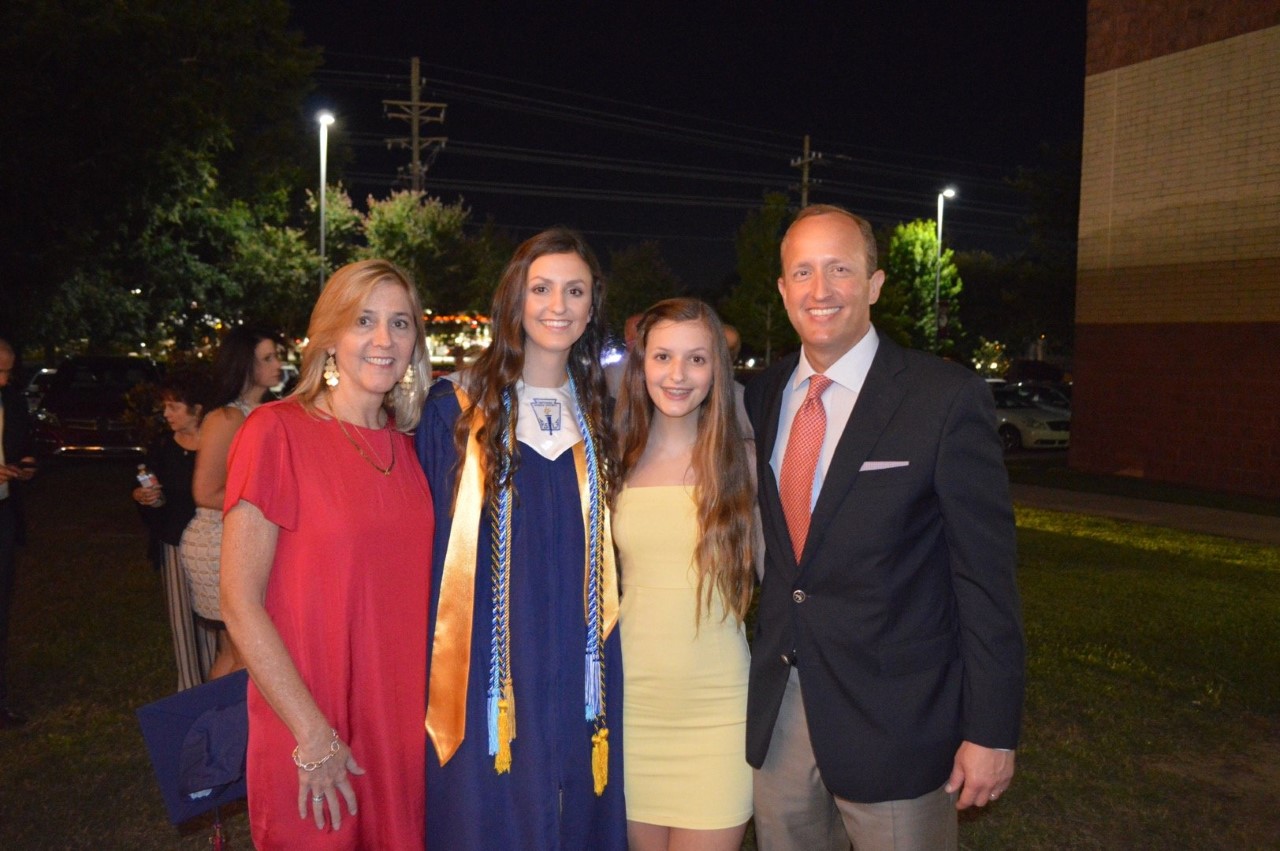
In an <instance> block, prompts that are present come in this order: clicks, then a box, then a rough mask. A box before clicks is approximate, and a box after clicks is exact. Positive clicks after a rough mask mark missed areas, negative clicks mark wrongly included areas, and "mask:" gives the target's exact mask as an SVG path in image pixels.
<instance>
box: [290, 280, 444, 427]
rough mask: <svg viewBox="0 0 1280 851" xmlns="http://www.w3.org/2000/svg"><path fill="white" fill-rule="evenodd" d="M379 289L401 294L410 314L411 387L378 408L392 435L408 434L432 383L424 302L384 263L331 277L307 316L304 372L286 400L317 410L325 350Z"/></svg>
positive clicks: (401, 389) (394, 390) (399, 386)
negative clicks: (390, 286) (391, 287)
mask: <svg viewBox="0 0 1280 851" xmlns="http://www.w3.org/2000/svg"><path fill="white" fill-rule="evenodd" d="M383 283H388V284H395V285H397V286H399V287H400V288H401V289H403V290H404V291H405V295H407V296H408V297H409V309H410V311H411V312H412V313H413V324H414V331H415V339H414V344H413V356H412V357H411V358H410V361H409V362H410V364H411V365H412V367H413V381H411V382H410V383H409V385H408V386H406V385H405V384H404V383H403V382H400V381H397V382H396V386H395V387H393V388H392V389H391V390H390V391H388V392H387V394H386V396H384V397H383V400H382V407H383V408H384V409H385V410H386V411H387V413H388V414H390V415H391V416H392V417H393V418H394V420H395V427H396V429H397V430H399V431H404V432H410V431H413V429H414V427H415V426H417V424H418V418H419V417H420V416H421V415H422V402H423V399H425V398H426V392H427V388H428V386H430V383H431V360H430V358H428V356H427V336H426V327H425V326H424V325H423V322H422V301H421V300H420V299H419V298H418V290H417V288H416V287H414V285H413V281H411V280H410V278H409V275H408V273H406V272H405V271H404V270H403V269H401V268H400V267H399V266H397V265H395V264H394V263H392V262H390V261H388V260H361V261H360V262H358V263H349V264H347V265H346V266H343V267H342V268H341V269H339V270H338V271H336V272H334V273H333V275H332V276H331V277H330V278H329V281H328V283H326V284H325V285H324V289H323V290H322V291H321V293H320V298H319V299H318V300H317V301H316V306H315V308H314V309H313V310H312V311H311V322H310V324H308V325H307V337H308V342H307V347H306V349H305V350H304V351H303V353H302V367H301V369H299V371H298V386H297V387H296V388H295V389H294V391H293V393H292V394H290V398H292V399H296V400H297V401H298V403H299V404H301V405H302V406H303V407H304V408H306V409H307V410H309V411H314V410H315V407H316V401H317V400H318V399H319V398H320V394H321V393H323V392H324V391H325V390H326V389H327V388H326V386H325V383H324V362H325V359H326V358H327V357H328V350H329V349H331V348H333V347H335V346H337V345H338V341H339V340H340V339H341V338H342V335H343V334H344V333H346V331H347V329H348V328H350V327H351V326H353V325H354V324H355V321H356V317H357V316H359V314H360V310H361V308H362V307H363V306H364V303H365V300H366V299H368V297H369V294H370V293H371V292H373V289H374V287H376V286H378V284H383Z"/></svg>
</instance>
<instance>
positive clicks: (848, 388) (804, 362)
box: [769, 327, 880, 511]
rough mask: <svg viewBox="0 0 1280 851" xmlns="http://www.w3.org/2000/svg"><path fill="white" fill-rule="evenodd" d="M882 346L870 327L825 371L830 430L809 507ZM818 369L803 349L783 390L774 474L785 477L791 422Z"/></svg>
mask: <svg viewBox="0 0 1280 851" xmlns="http://www.w3.org/2000/svg"><path fill="white" fill-rule="evenodd" d="M879 347H880V338H879V337H878V336H877V335H876V329H875V328H874V327H872V328H870V329H869V330H868V331H867V333H866V334H865V335H863V337H862V339H861V340H859V341H858V342H857V343H856V344H854V346H853V348H851V349H849V351H847V352H845V353H844V354H843V355H841V356H840V359H839V360H837V361H836V362H835V363H833V364H831V366H830V367H829V368H828V369H827V371H826V372H824V373H823V375H825V376H826V377H827V378H830V379H831V382H832V383H831V386H830V387H828V388H827V390H826V392H825V393H823V394H822V407H823V410H825V411H826V413H827V431H826V434H825V436H824V437H823V439H822V452H821V454H819V455H818V467H817V469H816V470H814V472H813V493H812V494H811V495H810V497H809V510H810V511H813V506H814V504H815V503H817V501H818V494H819V493H821V491H822V482H823V481H824V480H825V479H826V477H827V468H828V467H829V466H831V458H832V456H834V455H835V454H836V444H838V443H839V442H840V435H842V434H844V427H845V426H846V425H848V423H849V415H850V414H852V413H853V405H854V403H855V402H857V401H858V394H859V393H861V392H862V385H863V383H864V382H866V380H867V372H868V371H870V369H871V361H872V359H874V358H875V356H876V349H878V348H879ZM815 372H816V370H815V369H814V368H813V367H812V366H811V365H810V364H809V359H808V358H807V357H806V356H805V353H804V351H803V350H801V352H800V362H799V363H798V364H796V369H795V372H793V373H791V378H790V379H788V381H787V386H786V387H785V388H784V389H783V391H782V413H781V414H780V415H779V417H778V438H777V440H775V441H774V442H773V454H772V455H771V456H770V457H769V466H770V467H772V468H773V476H774V479H776V480H777V481H782V457H783V456H784V455H786V453H787V440H788V439H790V437H791V423H792V421H793V420H795V418H796V411H798V410H800V406H801V405H802V404H803V403H804V397H805V396H806V395H807V394H808V392H809V377H810V376H812V375H813V374H814V373H815Z"/></svg>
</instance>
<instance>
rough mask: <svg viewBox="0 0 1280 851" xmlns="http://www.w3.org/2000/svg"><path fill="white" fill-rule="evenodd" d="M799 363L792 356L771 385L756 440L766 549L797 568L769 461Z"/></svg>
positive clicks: (779, 370) (796, 358)
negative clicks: (778, 554) (792, 378)
mask: <svg viewBox="0 0 1280 851" xmlns="http://www.w3.org/2000/svg"><path fill="white" fill-rule="evenodd" d="M799 362H800V356H799V355H798V354H796V355H791V356H789V357H788V358H787V359H786V360H785V361H783V362H782V365H781V366H779V367H778V378H777V379H776V380H774V381H771V382H770V384H769V386H768V388H767V389H766V392H765V398H764V414H765V417H764V422H763V424H762V425H763V428H761V430H760V433H759V435H757V440H756V452H757V453H758V464H757V467H756V470H757V477H758V483H757V486H758V487H759V488H760V511H761V519H762V521H763V523H764V530H765V547H766V549H768V550H769V551H771V552H774V553H782V554H783V555H782V556H781V560H782V561H784V562H786V563H789V564H793V565H794V564H795V556H794V555H793V554H792V552H791V538H790V537H789V536H788V533H787V518H786V517H785V516H784V515H783V513H782V497H781V496H780V495H779V493H778V479H777V476H775V475H774V472H773V467H772V466H771V465H770V464H769V459H770V458H772V457H773V445H774V443H775V442H777V439H778V422H779V420H781V419H782V396H783V391H784V390H785V389H786V387H787V383H788V382H789V381H790V380H791V375H792V374H793V373H794V372H795V368H796V364H797V363H799Z"/></svg>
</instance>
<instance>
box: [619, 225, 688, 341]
mask: <svg viewBox="0 0 1280 851" xmlns="http://www.w3.org/2000/svg"><path fill="white" fill-rule="evenodd" d="M681 290H682V287H681V285H680V279H679V278H678V277H677V276H676V273H675V272H673V271H671V267H670V266H668V265H667V262H666V261H665V260H664V259H663V258H662V249H661V247H660V246H659V245H658V243H656V242H642V243H640V244H638V245H628V246H627V247H626V248H623V249H620V250H617V251H610V252H609V275H608V285H607V290H606V292H607V294H608V295H607V297H606V299H605V304H606V305H608V308H609V318H610V323H609V324H610V326H611V327H612V328H613V330H614V331H615V332H620V331H621V329H622V324H623V323H624V322H625V321H626V319H627V317H628V316H631V315H633V314H636V313H642V312H644V311H645V310H646V309H648V308H649V307H650V306H651V305H653V304H654V303H656V302H659V301H661V300H662V299H664V298H671V297H672V296H675V295H678V294H679V293H680V292H681Z"/></svg>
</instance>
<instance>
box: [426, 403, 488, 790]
mask: <svg viewBox="0 0 1280 851" xmlns="http://www.w3.org/2000/svg"><path fill="white" fill-rule="evenodd" d="M457 395H458V405H459V406H460V408H461V410H463V411H465V410H467V408H468V407H469V405H470V402H469V400H468V399H467V395H466V394H465V393H464V392H463V391H462V388H460V387H459V388H457ZM482 424H483V419H482V418H481V417H480V416H479V415H477V416H475V417H473V418H472V420H471V434H470V436H469V437H468V438H467V455H466V458H465V459H463V465H462V478H461V480H460V481H459V483H458V496H457V499H456V500H455V502H454V508H453V526H452V528H451V530H450V532H449V546H448V548H447V549H446V550H445V557H444V571H443V574H442V576H441V578H440V604H439V606H438V608H437V610H436V630H435V635H434V636H433V638H432V642H431V683H430V685H429V687H428V689H427V720H426V728H427V733H428V735H430V737H431V742H432V743H433V744H434V745H435V748H436V754H437V755H438V756H439V757H440V764H441V765H444V764H445V763H447V762H448V761H449V760H450V759H451V758H452V757H453V755H454V754H455V753H456V752H457V750H458V747H459V746H460V745H461V744H462V740H463V738H464V737H465V735H466V727H467V680H468V676H469V674H470V668H471V621H472V617H473V615H474V611H475V597H476V555H477V553H478V549H479V543H478V540H477V539H478V538H479V535H480V512H481V509H482V506H483V502H484V482H483V480H482V478H481V469H482V463H481V458H480V443H479V441H478V440H477V439H476V434H477V433H478V432H479V430H480V427H481V425H482Z"/></svg>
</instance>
